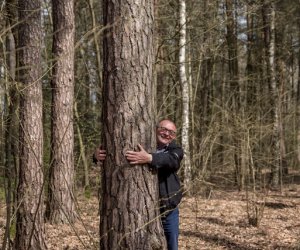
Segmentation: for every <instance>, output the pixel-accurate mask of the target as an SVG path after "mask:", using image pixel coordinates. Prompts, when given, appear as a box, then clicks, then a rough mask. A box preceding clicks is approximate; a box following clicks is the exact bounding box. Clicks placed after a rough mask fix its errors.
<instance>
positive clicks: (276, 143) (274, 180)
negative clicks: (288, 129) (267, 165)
mask: <svg viewBox="0 0 300 250" xmlns="http://www.w3.org/2000/svg"><path fill="white" fill-rule="evenodd" d="M268 8H269V11H270V12H269V14H270V17H269V18H270V19H269V25H270V26H269V35H268V36H269V43H268V62H269V63H268V66H269V70H268V72H269V79H270V89H271V96H272V99H273V104H274V105H273V110H272V115H273V117H272V118H273V138H272V140H273V141H272V142H273V144H272V146H273V152H274V155H273V156H274V163H273V164H272V165H271V172H272V175H271V180H270V182H271V185H272V186H273V187H278V186H279V170H280V167H279V166H280V158H281V157H280V153H281V152H280V136H279V133H280V123H279V93H278V87H277V82H276V62H275V4H272V3H271V4H270V5H269V6H268Z"/></svg>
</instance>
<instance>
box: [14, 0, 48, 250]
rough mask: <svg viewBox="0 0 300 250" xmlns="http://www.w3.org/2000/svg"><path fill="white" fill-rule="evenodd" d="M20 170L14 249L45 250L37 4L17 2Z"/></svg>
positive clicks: (39, 37)
mask: <svg viewBox="0 0 300 250" xmlns="http://www.w3.org/2000/svg"><path fill="white" fill-rule="evenodd" d="M18 8H19V18H20V24H19V44H18V53H19V54H18V59H19V66H20V71H19V81H20V83H21V84H20V86H21V98H20V171H19V185H18V193H17V202H18V204H17V206H18V210H17V222H16V238H15V249H46V243H45V239H44V232H45V229H44V219H43V215H44V213H43V211H44V210H43V196H44V195H43V185H44V176H43V126H42V85H41V76H42V74H41V49H42V46H41V45H42V39H41V38H42V29H41V2H40V1H39V0H23V1H19V6H18Z"/></svg>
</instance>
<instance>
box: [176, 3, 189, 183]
mask: <svg viewBox="0 0 300 250" xmlns="http://www.w3.org/2000/svg"><path fill="white" fill-rule="evenodd" d="M179 24H180V33H179V34H180V37H179V76H180V83H181V88H182V134H181V141H182V147H183V149H184V152H185V157H184V159H183V164H184V186H185V187H186V188H188V187H187V185H188V184H189V183H191V172H192V171H191V161H190V147H189V102H190V100H189V83H188V80H187V75H186V3H185V0H179Z"/></svg>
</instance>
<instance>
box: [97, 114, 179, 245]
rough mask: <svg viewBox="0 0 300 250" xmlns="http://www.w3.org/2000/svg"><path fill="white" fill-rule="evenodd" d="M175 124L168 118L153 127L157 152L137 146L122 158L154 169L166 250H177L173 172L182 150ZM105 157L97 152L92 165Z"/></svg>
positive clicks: (176, 183)
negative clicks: (154, 128)
mask: <svg viewBox="0 0 300 250" xmlns="http://www.w3.org/2000/svg"><path fill="white" fill-rule="evenodd" d="M176 131H177V130H176V125H175V124H174V122H172V121H171V120H168V119H164V120H161V121H160V122H159V123H158V125H157V127H156V140H157V150H156V152H155V153H148V152H146V151H145V149H144V148H143V147H142V146H141V145H140V144H138V147H139V149H140V151H127V152H126V153H125V157H126V158H127V160H128V161H129V163H130V164H132V165H136V164H149V167H150V168H152V169H155V170H157V173H158V182H159V196H160V206H161V207H160V211H161V215H162V224H163V228H164V233H165V236H166V239H167V245H168V250H177V249H178V236H179V210H178V204H179V203H180V200H181V198H182V193H181V189H180V181H179V178H178V176H177V171H178V169H179V168H180V162H181V160H182V158H183V150H182V148H181V147H180V146H178V145H176V143H175V141H174V140H175V138H176ZM105 157H106V152H105V150H102V149H97V150H96V152H95V155H94V162H97V161H102V160H104V159H105Z"/></svg>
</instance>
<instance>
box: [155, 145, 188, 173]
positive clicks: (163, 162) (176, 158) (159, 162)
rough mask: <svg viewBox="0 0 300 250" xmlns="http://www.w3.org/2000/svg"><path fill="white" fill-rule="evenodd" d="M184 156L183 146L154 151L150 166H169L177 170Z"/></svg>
mask: <svg viewBox="0 0 300 250" xmlns="http://www.w3.org/2000/svg"><path fill="white" fill-rule="evenodd" d="M182 158H183V150H182V148H181V147H176V148H171V149H169V150H168V151H167V152H161V153H153V154H152V162H151V164H150V167H152V168H155V169H159V168H168V169H173V170H175V171H177V170H178V169H179V167H180V162H181V160H182Z"/></svg>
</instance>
